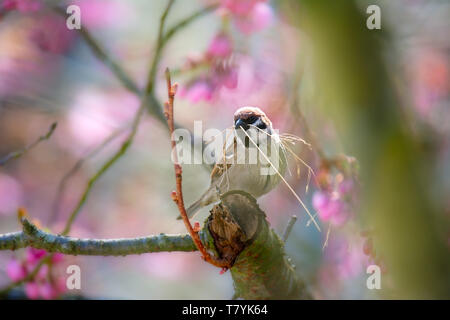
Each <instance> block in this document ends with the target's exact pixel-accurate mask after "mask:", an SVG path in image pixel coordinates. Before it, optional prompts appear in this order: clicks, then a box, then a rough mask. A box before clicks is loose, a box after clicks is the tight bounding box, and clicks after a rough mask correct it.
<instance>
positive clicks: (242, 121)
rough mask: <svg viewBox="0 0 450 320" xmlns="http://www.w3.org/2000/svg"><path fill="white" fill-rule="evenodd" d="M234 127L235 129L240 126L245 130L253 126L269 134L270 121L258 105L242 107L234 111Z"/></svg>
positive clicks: (270, 128)
mask: <svg viewBox="0 0 450 320" xmlns="http://www.w3.org/2000/svg"><path fill="white" fill-rule="evenodd" d="M234 127H235V129H240V128H242V129H243V130H245V131H247V130H249V129H251V128H253V129H255V130H258V129H259V130H262V131H265V132H267V133H269V134H271V133H272V122H271V121H270V120H269V118H268V117H267V116H266V114H265V113H264V111H262V110H261V109H260V108H258V107H242V108H239V109H238V110H236V112H235V113H234ZM257 128H258V129H257Z"/></svg>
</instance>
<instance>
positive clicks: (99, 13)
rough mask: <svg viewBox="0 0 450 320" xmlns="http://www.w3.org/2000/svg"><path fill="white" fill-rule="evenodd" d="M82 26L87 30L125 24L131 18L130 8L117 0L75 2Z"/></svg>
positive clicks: (78, 0)
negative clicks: (78, 9)
mask: <svg viewBox="0 0 450 320" xmlns="http://www.w3.org/2000/svg"><path fill="white" fill-rule="evenodd" d="M73 4H76V5H78V6H79V7H80V10H81V19H82V24H83V25H84V26H86V27H87V28H90V29H91V28H102V27H103V28H105V27H114V26H117V25H118V24H123V23H127V22H128V21H129V19H130V18H131V17H132V12H131V10H130V6H129V5H128V4H127V3H126V2H125V1H117V0H77V1H75V2H74V3H73Z"/></svg>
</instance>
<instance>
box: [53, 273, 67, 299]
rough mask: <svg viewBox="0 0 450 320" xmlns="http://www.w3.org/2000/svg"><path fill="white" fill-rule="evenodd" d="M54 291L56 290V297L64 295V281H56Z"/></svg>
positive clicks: (65, 288) (61, 278)
mask: <svg viewBox="0 0 450 320" xmlns="http://www.w3.org/2000/svg"><path fill="white" fill-rule="evenodd" d="M54 289H55V290H56V293H57V295H61V294H63V293H65V292H66V291H67V285H66V280H65V279H64V278H63V277H59V278H58V279H56V281H55V283H54Z"/></svg>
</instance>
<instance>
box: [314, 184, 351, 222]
mask: <svg viewBox="0 0 450 320" xmlns="http://www.w3.org/2000/svg"><path fill="white" fill-rule="evenodd" d="M313 207H314V209H316V211H317V214H318V215H319V217H320V219H321V220H323V221H330V222H331V223H333V224H335V225H338V226H340V225H342V224H344V223H345V222H346V221H347V218H348V213H347V212H346V208H345V207H346V206H345V203H344V202H343V201H342V200H341V199H339V198H338V197H337V195H336V194H330V193H327V192H325V191H317V192H315V193H314V196H313Z"/></svg>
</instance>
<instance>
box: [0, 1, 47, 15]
mask: <svg viewBox="0 0 450 320" xmlns="http://www.w3.org/2000/svg"><path fill="white" fill-rule="evenodd" d="M2 7H3V8H4V9H5V10H17V11H20V12H34V11H38V10H39V9H40V8H41V2H40V1H38V0H5V1H3V3H2Z"/></svg>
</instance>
